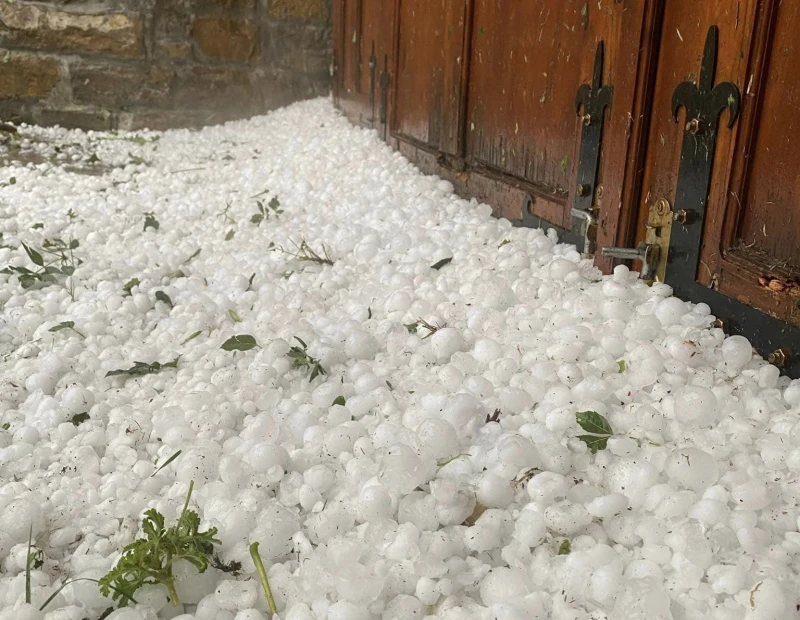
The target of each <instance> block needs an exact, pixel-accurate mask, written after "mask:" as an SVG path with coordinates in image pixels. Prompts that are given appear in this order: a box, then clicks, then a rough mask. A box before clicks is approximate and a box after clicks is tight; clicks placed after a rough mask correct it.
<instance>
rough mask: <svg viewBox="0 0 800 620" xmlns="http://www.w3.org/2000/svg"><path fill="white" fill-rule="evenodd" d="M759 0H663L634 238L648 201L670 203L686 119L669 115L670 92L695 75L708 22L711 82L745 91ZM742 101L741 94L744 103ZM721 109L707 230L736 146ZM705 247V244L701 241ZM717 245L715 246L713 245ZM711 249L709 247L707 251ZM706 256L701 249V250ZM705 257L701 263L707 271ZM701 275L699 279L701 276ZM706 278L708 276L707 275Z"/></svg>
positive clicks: (641, 229)
mask: <svg viewBox="0 0 800 620" xmlns="http://www.w3.org/2000/svg"><path fill="white" fill-rule="evenodd" d="M758 2H759V0H732V1H730V2H714V3H711V2H709V3H700V2H696V0H669V1H668V2H666V4H665V10H664V15H663V22H662V34H661V41H660V50H659V56H658V67H657V72H656V81H655V87H654V90H653V96H652V102H651V106H650V110H651V112H650V115H651V116H650V129H649V135H648V140H647V154H646V157H645V161H644V166H643V169H644V178H643V181H642V191H641V197H640V200H639V209H638V212H639V215H638V222H637V235H636V236H637V239H638V240H643V239H644V238H645V232H646V231H645V224H646V222H647V214H648V211H649V209H650V207H651V206H652V205H653V204H655V202H656V201H658V200H659V199H660V198H666V199H667V200H669V202H670V204H673V202H674V197H675V187H676V184H677V175H678V167H679V163H680V155H681V146H682V143H683V142H682V141H683V131H684V125H685V123H686V119H685V118H684V111H683V110H681V112H680V118H679V121H678V122H675V120H674V118H673V117H672V106H671V102H672V95H673V92H674V90H675V87H676V86H677V85H678V84H679V83H680V82H682V81H684V80H691V81H695V80H696V79H697V77H698V75H699V71H700V63H701V59H702V55H703V48H704V45H705V39H706V35H707V33H708V28H709V26H711V25H717V26H718V27H719V51H718V55H717V71H716V82H720V81H729V82H733V83H735V84H736V85H737V86H739V88H740V89H741V90H742V91H743V92H744V86H745V74H746V72H747V67H748V61H749V59H750V56H751V53H752V50H751V47H752V46H751V43H752V42H753V40H754V39H753V37H754V34H755V32H754V23H755V14H756V8H757V5H758ZM746 106H747V101H746V97H743V109H744V107H746ZM727 120H728V116H727V112H726V113H723V115H722V118H721V120H720V128H719V131H718V134H717V135H718V138H717V149H716V155H715V159H714V167H713V173H712V181H711V183H712V185H711V191H710V193H709V200H708V207H707V216H706V230H716V229H719V228H720V227H721V225H722V221H723V216H724V211H725V209H724V205H725V203H726V200H725V199H726V196H727V187H728V183H729V179H730V173H731V169H732V163H733V160H734V156H735V151H736V136H737V132H738V130H739V125H738V124H737V125H736V126H735V127H734V129H733V130H729V129H727ZM705 247H706V248H709V247H710V246H709V245H708V243H706V244H705ZM715 251H718V250H715ZM712 252H713V251H712ZM704 256H705V255H704ZM708 271H709V270H708V269H707V263H706V261H705V258H704V262H703V264H702V265H701V268H700V272H701V277H705V276H703V273H705V274H706V275H708ZM701 281H703V280H702V279H701ZM707 281H708V282H710V278H708V280H707Z"/></svg>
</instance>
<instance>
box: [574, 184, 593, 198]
mask: <svg viewBox="0 0 800 620" xmlns="http://www.w3.org/2000/svg"><path fill="white" fill-rule="evenodd" d="M591 191H592V186H591V185H588V184H587V183H579V184H578V187H576V188H575V193H576V194H578V196H588V195H589V192H591Z"/></svg>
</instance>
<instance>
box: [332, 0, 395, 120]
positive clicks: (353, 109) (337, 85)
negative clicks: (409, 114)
mask: <svg viewBox="0 0 800 620" xmlns="http://www.w3.org/2000/svg"><path fill="white" fill-rule="evenodd" d="M332 10H333V15H334V20H333V53H334V67H335V70H336V74H335V76H334V88H333V91H334V100H335V102H336V105H337V106H338V107H339V108H340V109H341V110H342V111H343V112H344V113H345V114H346V115H347V117H348V118H349V119H350V120H351V122H353V123H354V124H357V125H361V126H362V127H370V128H378V127H377V126H378V124H379V123H380V120H381V116H385V114H386V110H382V109H381V108H382V106H384V97H383V93H382V90H381V73H382V72H383V71H386V70H388V67H389V65H390V63H391V58H392V56H393V50H394V23H393V22H394V11H395V0H334V2H333V6H332ZM387 96H388V93H387Z"/></svg>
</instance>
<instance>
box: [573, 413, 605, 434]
mask: <svg viewBox="0 0 800 620" xmlns="http://www.w3.org/2000/svg"><path fill="white" fill-rule="evenodd" d="M575 419H576V420H577V421H578V425H579V426H580V427H581V428H582V429H583V430H585V431H586V432H587V433H592V434H593V435H607V436H611V435H613V434H614V431H613V430H611V424H609V423H608V420H606V419H605V418H604V417H603V416H601V415H600V414H599V413H597V412H596V411H579V412H578V413H576V414H575Z"/></svg>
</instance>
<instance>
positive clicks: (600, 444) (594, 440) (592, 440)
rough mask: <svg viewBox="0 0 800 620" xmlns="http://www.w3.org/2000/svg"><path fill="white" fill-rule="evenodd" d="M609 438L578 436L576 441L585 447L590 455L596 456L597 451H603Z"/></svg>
mask: <svg viewBox="0 0 800 620" xmlns="http://www.w3.org/2000/svg"><path fill="white" fill-rule="evenodd" d="M609 437H610V435H578V439H580V440H581V441H582V442H583V443H585V444H586V445H587V447H588V448H589V452H591V453H592V454H597V451H598V450H605V449H606V447H607V446H608V438H609Z"/></svg>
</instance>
